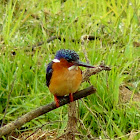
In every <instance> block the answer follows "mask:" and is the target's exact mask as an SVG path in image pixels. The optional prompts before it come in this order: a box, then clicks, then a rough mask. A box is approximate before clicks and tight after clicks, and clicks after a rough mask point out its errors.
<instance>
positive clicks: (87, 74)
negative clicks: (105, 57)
mask: <svg viewBox="0 0 140 140" xmlns="http://www.w3.org/2000/svg"><path fill="white" fill-rule="evenodd" d="M103 70H105V71H110V70H111V68H110V67H108V66H105V65H104V64H103V63H102V64H100V66H97V67H95V68H94V69H90V68H88V69H86V70H85V71H83V73H82V77H83V78H82V79H83V80H82V82H85V81H88V80H89V77H90V76H91V75H95V74H97V73H99V72H100V71H103Z"/></svg>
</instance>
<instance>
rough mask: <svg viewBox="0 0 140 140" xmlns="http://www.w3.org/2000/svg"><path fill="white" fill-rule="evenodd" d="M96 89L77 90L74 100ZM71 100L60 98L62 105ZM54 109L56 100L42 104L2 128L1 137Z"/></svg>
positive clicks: (91, 87)
mask: <svg viewBox="0 0 140 140" xmlns="http://www.w3.org/2000/svg"><path fill="white" fill-rule="evenodd" d="M95 91H96V90H95V88H94V87H93V86H90V87H88V88H86V89H84V90H81V91H79V92H76V93H75V94H73V97H74V101H75V100H78V99H80V98H83V97H86V96H88V95H90V94H92V93H95ZM69 102H70V101H69V96H65V97H62V98H61V99H60V106H63V105H65V104H67V103H69ZM54 109H56V104H55V102H52V103H50V104H47V105H45V106H41V107H39V108H37V109H35V110H33V111H31V112H29V113H27V114H25V115H23V116H21V117H20V118H18V119H17V120H15V121H13V122H11V123H9V124H7V125H5V126H3V127H1V128H0V138H1V137H2V136H4V135H6V134H9V133H10V132H11V131H12V130H14V129H16V128H19V127H21V126H22V125H23V124H25V123H27V122H29V121H31V120H32V119H34V118H37V117H38V116H41V115H43V114H45V113H47V112H50V111H52V110H54Z"/></svg>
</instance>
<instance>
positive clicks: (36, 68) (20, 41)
mask: <svg viewBox="0 0 140 140" xmlns="http://www.w3.org/2000/svg"><path fill="white" fill-rule="evenodd" d="M139 8H140V2H139V1H138V0H126V1H122V0H116V1H115V0H111V1H106V0H101V1H98V0H94V1H86V0H82V1H80V0H75V1H72V0H68V1H66V2H65V3H63V4H61V2H60V1H59V0H48V1H46V0H42V1H40V2H39V1H37V0H34V1H31V0H30V1H27V0H25V2H24V3H23V2H22V1H17V0H11V1H6V0H2V1H1V2H0V14H1V17H0V31H1V32H0V49H1V51H0V120H2V119H3V116H4V111H5V108H6V104H7V101H8V100H7V99H8V95H9V94H11V96H10V101H9V103H8V109H7V114H6V116H5V121H4V124H6V123H9V122H11V121H12V120H15V119H17V118H18V117H19V116H21V115H23V114H25V113H27V112H29V111H31V110H32V109H34V108H37V107H39V106H41V105H45V104H47V103H50V102H51V101H53V96H52V95H51V94H50V93H49V90H48V88H47V87H46V84H45V69H46V64H47V63H48V62H50V61H51V60H52V59H53V58H54V54H55V52H56V51H57V50H59V49H61V48H67V49H74V50H75V51H76V52H77V53H78V54H79V56H80V58H81V60H82V61H85V58H84V54H83V52H82V47H81V45H80V44H79V43H78V42H75V43H73V42H72V41H71V39H75V40H79V39H80V38H81V36H82V35H85V34H89V35H94V36H97V37H99V38H100V40H99V39H96V40H94V41H91V42H89V43H87V44H85V46H84V47H85V48H86V50H87V53H88V57H89V60H90V62H91V64H93V65H99V64H100V63H101V61H104V63H105V64H106V65H109V66H111V68H112V70H111V71H110V72H105V71H103V72H101V73H99V74H98V75H94V76H92V77H91V78H90V81H91V83H92V84H93V85H94V86H95V87H96V89H97V93H96V95H91V96H90V97H87V98H85V99H83V100H82V101H79V120H80V122H81V123H82V124H83V125H82V126H81V125H80V123H78V125H79V132H81V134H82V135H84V137H85V139H88V138H89V137H90V138H92V137H94V138H95V137H96V138H99V137H101V138H102V139H107V138H108V139H128V138H129V139H130V138H132V139H136V140H137V139H139V138H140V103H139V101H140V99H139V101H135V100H133V97H134V96H135V95H139V94H140V93H139V91H140V79H139V77H140V72H139V68H140V63H139V58H140V55H139V54H140V48H139V47H136V46H135V45H134V42H139V41H140V40H139V38H140V35H139V34H140V29H139V20H140V19H139V16H140V15H139V13H140V11H139ZM54 35H55V36H58V35H60V36H61V37H64V38H65V39H66V42H63V41H59V40H55V41H53V42H51V43H46V40H47V39H48V38H49V37H51V36H54ZM41 41H44V42H45V43H44V44H43V45H42V46H41V47H40V48H37V49H36V51H34V52H32V47H31V46H32V45H34V44H36V43H38V42H41ZM13 52H14V53H16V55H12V54H13ZM87 86H89V84H88V83H83V84H82V85H81V89H83V88H86V87H87ZM120 86H123V87H127V88H128V89H129V91H130V92H131V93H132V94H131V97H130V98H129V100H127V102H122V101H120V96H119V95H120V94H119V93H120ZM12 88H13V89H12ZM125 98H127V96H126V97H125ZM46 122H51V123H48V124H47V125H46V126H45V127H43V129H44V130H50V131H51V130H52V131H53V130H54V129H55V130H57V132H58V133H60V134H62V133H63V132H64V129H65V126H66V124H67V106H64V107H61V108H59V109H57V110H54V111H52V112H50V113H48V114H45V115H43V116H40V117H39V118H36V119H34V120H32V121H31V122H29V123H27V124H25V125H24V126H23V127H22V129H21V130H19V131H20V132H24V131H27V130H33V131H34V130H35V129H36V128H38V127H40V126H41V125H42V124H45V123H46ZM3 138H4V137H3Z"/></svg>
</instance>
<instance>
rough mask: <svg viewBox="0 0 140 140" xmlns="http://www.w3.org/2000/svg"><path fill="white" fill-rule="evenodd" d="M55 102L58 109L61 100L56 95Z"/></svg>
mask: <svg viewBox="0 0 140 140" xmlns="http://www.w3.org/2000/svg"><path fill="white" fill-rule="evenodd" d="M54 101H55V103H56V107H57V108H58V107H59V106H60V104H59V99H58V97H57V96H56V95H54Z"/></svg>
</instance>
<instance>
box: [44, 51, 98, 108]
mask: <svg viewBox="0 0 140 140" xmlns="http://www.w3.org/2000/svg"><path fill="white" fill-rule="evenodd" d="M79 66H82V67H87V68H95V67H94V66H92V65H90V64H87V63H84V62H81V61H80V60H79V55H78V54H77V53H76V52H75V51H74V50H69V49H60V50H59V51H57V52H56V55H55V57H54V59H53V60H52V61H51V62H50V63H49V64H48V65H47V68H46V85H47V86H48V88H49V91H50V92H51V93H52V94H53V95H54V100H55V103H56V107H59V106H60V104H59V97H62V96H65V95H69V98H70V102H72V101H73V93H75V92H76V91H77V90H78V89H79V87H80V84H81V82H82V70H81V69H80V68H79Z"/></svg>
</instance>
